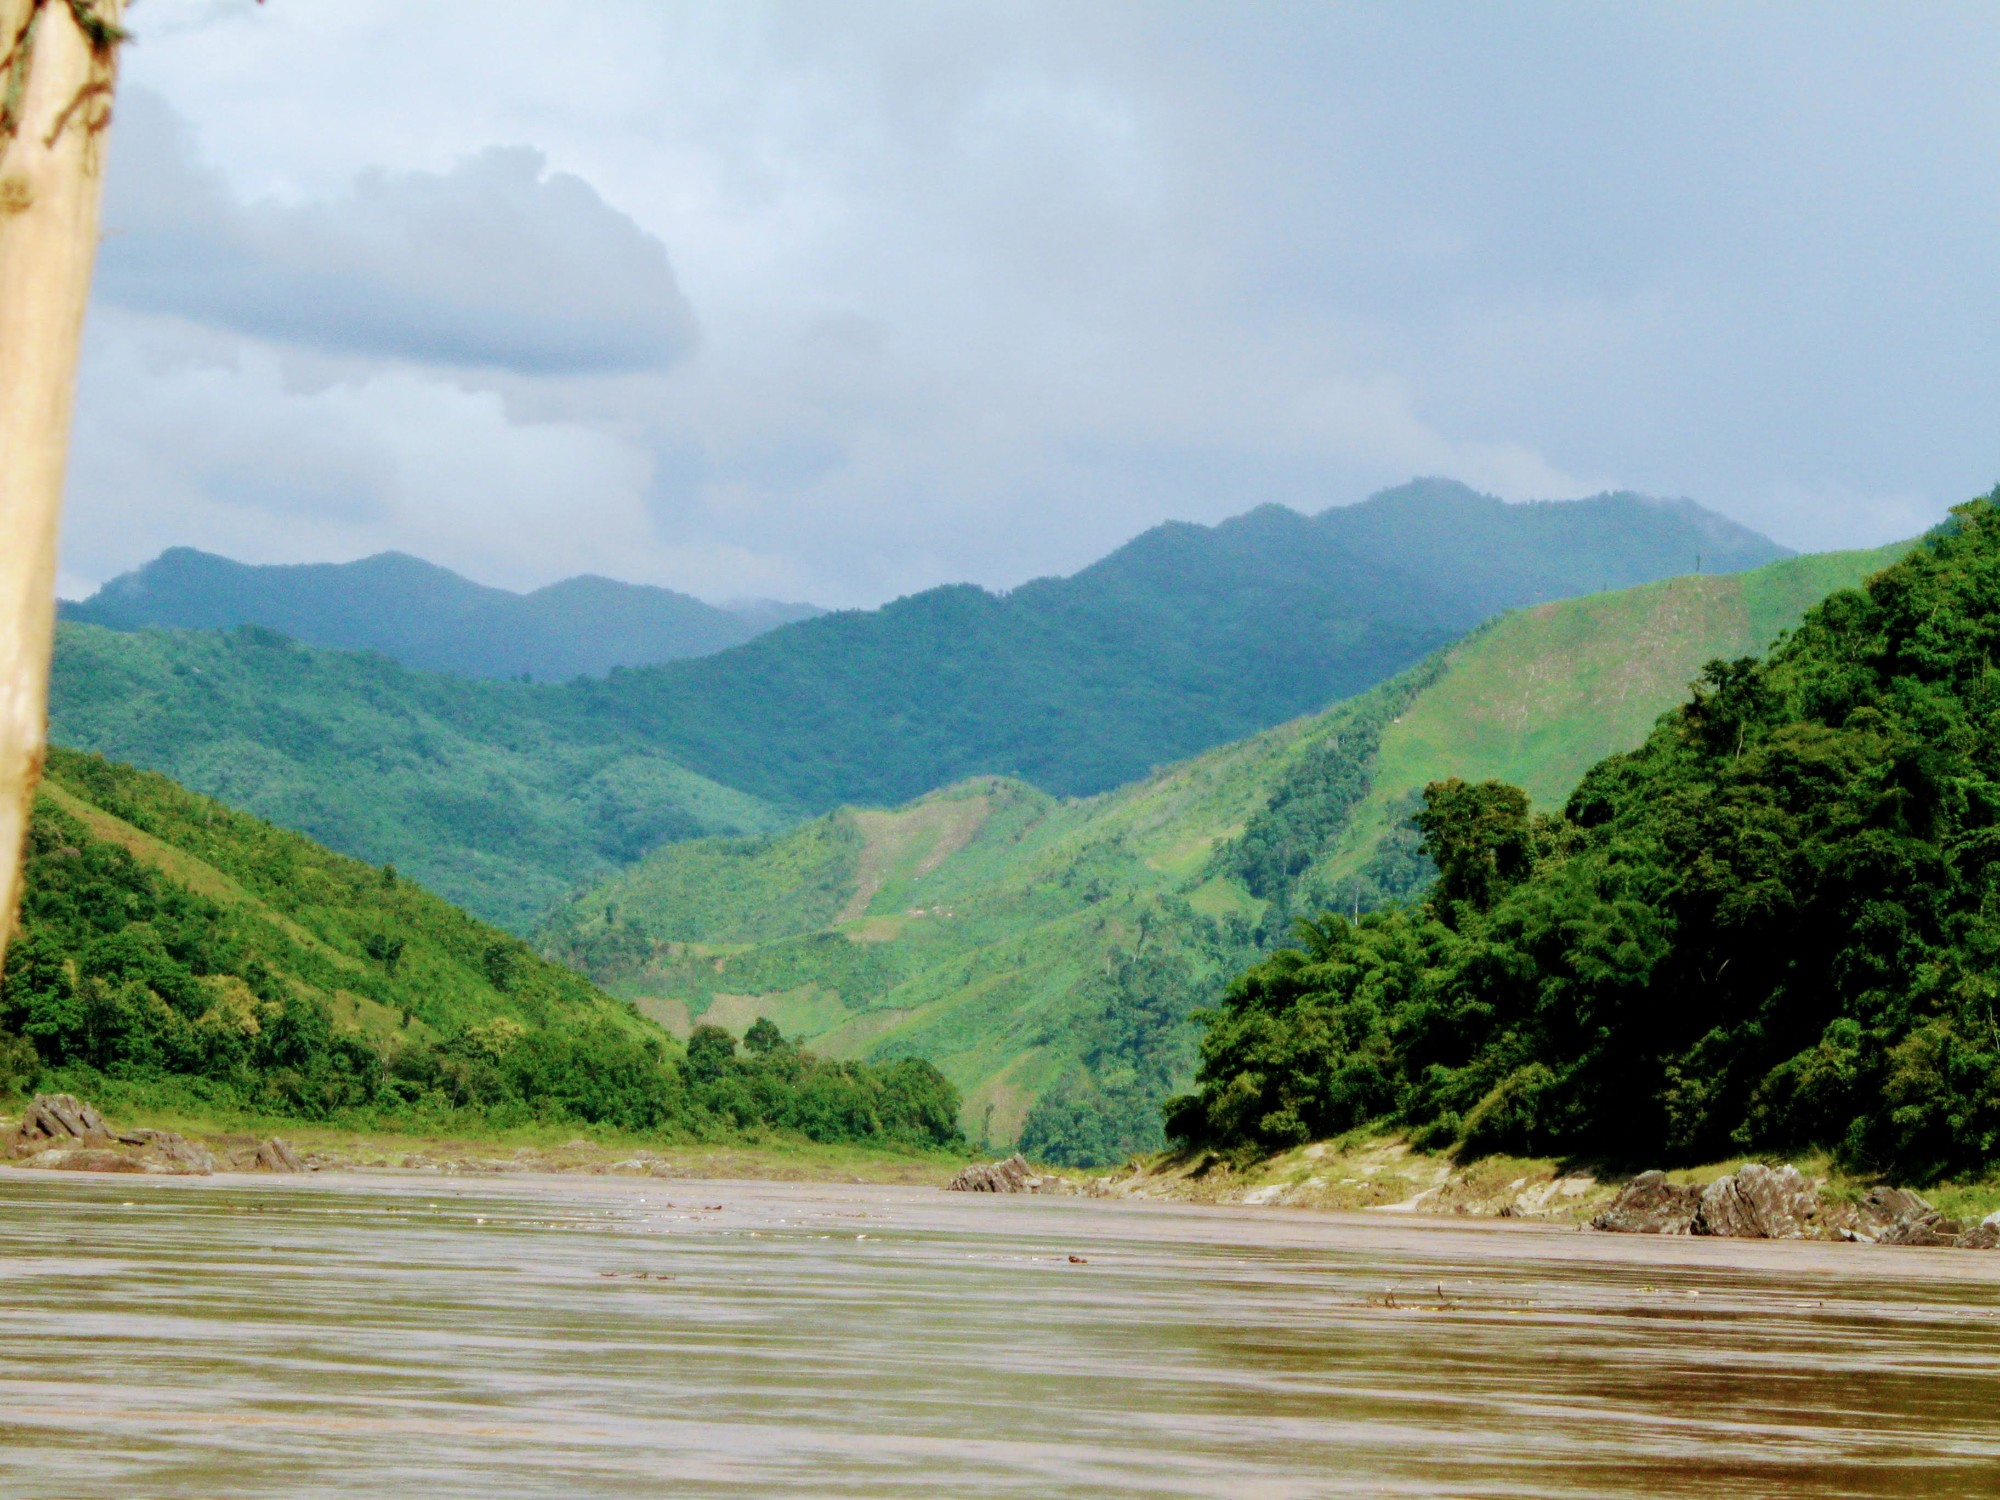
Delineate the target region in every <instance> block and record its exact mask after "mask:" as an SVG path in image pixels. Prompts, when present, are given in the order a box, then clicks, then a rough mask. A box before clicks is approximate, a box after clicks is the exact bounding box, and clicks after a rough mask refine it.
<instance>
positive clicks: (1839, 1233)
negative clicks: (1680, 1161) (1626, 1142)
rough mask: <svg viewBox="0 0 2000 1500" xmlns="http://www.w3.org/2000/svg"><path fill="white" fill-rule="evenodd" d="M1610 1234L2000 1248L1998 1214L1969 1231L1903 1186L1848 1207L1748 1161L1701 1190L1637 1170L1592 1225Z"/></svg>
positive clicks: (1793, 1173)
mask: <svg viewBox="0 0 2000 1500" xmlns="http://www.w3.org/2000/svg"><path fill="white" fill-rule="evenodd" d="M1591 1227H1592V1228H1593V1229H1602V1230H1608V1231H1610V1232H1612V1233H1615V1234H1698V1235H1714V1236H1716V1237H1718V1238H1723V1239H1741V1240H1798V1239H1837V1240H1851V1241H1857V1242H1861V1243H1867V1244H1881V1245H1935V1246H1955V1247H1957V1248H1959V1249H1962V1250H1995V1249H2000V1213H1996V1214H1993V1215H1991V1216H1990V1217H1988V1218H1987V1219H1986V1220H1985V1221H1984V1222H1983V1223H1981V1224H1978V1225H1976V1226H1975V1227H1974V1228H1972V1229H1971V1230H1967V1229H1966V1228H1965V1226H1964V1225H1963V1224H1961V1223H1960V1222H1959V1221H1958V1220H1956V1219H1951V1218H1947V1217H1946V1216H1945V1215H1944V1214H1942V1213H1940V1212H1938V1210H1937V1209H1935V1208H1934V1207H1932V1206H1931V1204H1930V1203H1929V1202H1928V1201H1927V1200H1926V1199H1925V1198H1924V1197H1923V1195H1922V1194H1920V1193H1915V1192H1912V1191H1911V1190H1910V1189H1908V1188H1896V1187H1875V1188H1870V1189H1869V1190H1868V1191H1867V1192H1866V1193H1865V1194H1863V1195H1862V1196H1861V1197H1860V1198H1858V1199H1855V1200H1853V1201H1851V1202H1849V1201H1842V1200H1837V1199H1829V1198H1828V1197H1827V1196H1826V1195H1825V1194H1824V1193H1823V1192H1821V1190H1820V1187H1819V1185H1818V1184H1817V1183H1814V1182H1811V1181H1809V1180H1807V1179H1806V1178H1805V1177H1802V1176H1801V1175H1800V1174H1799V1171H1798V1169H1797V1168H1796V1167H1790V1166H1784V1167H1767V1166H1764V1165H1763V1164H1761V1163H1759V1162H1749V1163H1746V1164H1745V1165H1744V1166H1741V1167H1739V1168H1737V1169H1736V1170H1735V1171H1734V1172H1732V1173H1730V1174H1729V1175H1728V1176H1727V1177H1718V1178H1717V1179H1716V1180H1715V1181H1714V1182H1711V1183H1710V1184H1708V1186H1707V1187H1703V1188H1696V1187H1684V1186H1679V1185H1676V1184H1674V1183H1671V1182H1669V1181H1667V1178H1666V1175H1665V1174H1664V1173H1661V1172H1642V1173H1640V1174H1639V1175H1638V1176H1637V1177H1635V1178H1633V1179H1632V1180H1631V1181H1630V1182H1629V1183H1627V1184H1626V1185H1625V1187H1624V1189H1623V1190H1622V1191H1620V1193H1619V1194H1618V1196H1617V1198H1616V1199H1614V1200H1613V1201H1612V1203H1611V1206H1610V1207H1609V1208H1606V1209H1605V1210H1604V1211H1603V1212H1602V1213H1600V1214H1599V1215H1598V1216H1597V1217H1596V1218H1595V1219H1593V1220H1591Z"/></svg>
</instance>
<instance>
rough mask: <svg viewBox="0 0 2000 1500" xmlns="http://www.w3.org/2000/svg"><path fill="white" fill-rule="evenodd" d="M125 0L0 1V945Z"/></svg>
mask: <svg viewBox="0 0 2000 1500" xmlns="http://www.w3.org/2000/svg"><path fill="white" fill-rule="evenodd" d="M123 9H124V5H123V0H0V957H4V956H5V951H6V949H5V944H6V939H7V934H8V933H9V932H10V931H11V929H12V927H13V923H14V913H15V908H16V905H17V903H18V901H19V899H20V876H21V845H22V841H23V839H24V838H25V836H26V833H27V824H28V816H29V813H30V810H31V809H32V807H33V805H34V797H35V781H36V778H37V777H38V776H39V774H40V772H41V766H42V751H43V744H44V739H45V736H46V734H47V722H48V696H49V648H50V644H51V639H52V637H53V635H54V631H55V577H56V523H57V520H58V517H59V514H60V511H61V508H62V489H63V467H64V460H65V459H66V458H67V456H68V451H69V425H70V405H71V399H72V392H73V389H74V387H75V383H76V361H77V345H78V342H79V341H80V339H81V338H82V335H83V309H84V304H85V302H86V301H87V300H88V298H89V295H90V268H91V263H92V261H93V260H94V259H95V257H96V252H97V208H98V199H99V196H100V189H101V187H102V184H103V174H104V149H105V129H106V127H107V126H108V125H109V124H110V122H111V88H112V83H113V79H114V75H115V72H116V68H117V60H118V59H117V52H118V47H117V43H118V39H119V36H120V34H121V33H120V32H119V29H118V27H119V21H120V19H121V16H122V12H123Z"/></svg>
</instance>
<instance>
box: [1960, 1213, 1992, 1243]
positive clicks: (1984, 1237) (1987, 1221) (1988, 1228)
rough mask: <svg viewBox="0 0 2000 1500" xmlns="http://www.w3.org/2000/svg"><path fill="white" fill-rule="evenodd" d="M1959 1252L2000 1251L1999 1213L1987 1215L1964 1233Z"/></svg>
mask: <svg viewBox="0 0 2000 1500" xmlns="http://www.w3.org/2000/svg"><path fill="white" fill-rule="evenodd" d="M1958 1248H1959V1249H1961V1250H2000V1213H1995V1214H1988V1215H1987V1216H1986V1217H1985V1218H1983V1219H1981V1220H1980V1221H1979V1222H1978V1223H1977V1224H1975V1225H1973V1226H1972V1228H1970V1229H1968V1230H1967V1231H1966V1232H1965V1235H1964V1237H1963V1238H1962V1239H1960V1240H1959V1242H1958Z"/></svg>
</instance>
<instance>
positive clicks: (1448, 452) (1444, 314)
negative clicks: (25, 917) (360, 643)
mask: <svg viewBox="0 0 2000 1500" xmlns="http://www.w3.org/2000/svg"><path fill="white" fill-rule="evenodd" d="M133 14H134V25H135V26H136V27H137V28H138V29H139V40H140V43H141V45H139V46H136V47H134V48H132V49H131V50H130V52H129V54H128V56H127V57H126V59H125V60H124V63H123V64H122V66H123V67H124V68H125V70H126V71H125V77H126V80H127V87H128V89H129V92H128V93H127V95H126V97H125V99H124V100H123V102H122V104H121V121H120V125H119V127H118V131H117V133H116V139H115V141H114V144H113V147H112V160H113V181H112V205H111V209H110V213H109V216H108V227H109V228H110V229H111V230H112V234H111V237H110V238H109V239H107V241H106V242H105V247H104V267H105V275H104V281H103V283H102V295H101V296H100V299H99V304H98V310H97V313H96V314H95V318H96V327H95V332H94V334H93V338H92V342H91V345H90V347H89V352H88V355H87V361H88V364H87V371H86V373H87V379H86V382H85V386H84V391H83V402H82V405H81V406H80V408H79V412H80V424H81V426H80V434H81V439H82V440H83V441H85V442H87V444H88V445H90V446H91V447H92V448H94V449H96V450H97V451H98V453H99V457H98V458H95V459H91V460H88V461H83V462H81V463H80V465H79V468H78V471H77V477H76V482H75V484H74V485H73V486H72V491H73V495H74V514H75V526H74V528H73V531H72V536H71V543H70V554H71V556H72V557H73V559H74V567H73V576H79V577H80V576H83V575H84V574H86V573H96V574H98V575H99V576H101V573H102V570H104V569H107V568H109V569H113V570H115V569H116V568H118V567H124V566H130V565H132V564H134V563H137V562H139V561H143V560H144V555H145V554H144V553H143V552H142V550H141V549H142V548H143V547H151V548H153V549H154V550H157V545H163V544H165V543H166V542H168V541H176V540H185V541H194V542H197V543H198V544H200V545H206V546H214V547H218V548H220V549H221V550H230V546H231V538H232V536H237V537H239V538H240V547H239V550H243V551H245V552H246V553H247V552H248V551H249V550H250V549H251V548H253V547H254V548H255V549H257V552H258V555H259V556H263V557H272V558H275V557H278V556H289V557H292V558H295V559H304V558H309V557H313V556H318V555H327V556H331V555H336V554H338V555H353V554H354V552H355V551H356V550H361V549H366V548H371V547H377V546H401V547H405V548H407V549H408V550H411V551H418V552H424V551H429V552H431V553H432V554H433V555H437V556H438V557H439V560H440V561H452V560H454V559H456V560H457V565H462V566H467V567H473V566H475V565H476V566H477V567H478V568H481V569H483V570H485V573H486V575H487V576H492V577H494V578H495V579H496V580H500V579H506V580H512V581H521V582H537V581H547V580H548V579H551V578H553V577H555V576H558V575H559V573H560V572H561V571H563V570H568V571H577V570H578V569H579V568H587V569H589V570H591V571H597V572H604V573H612V574H616V575H618V576H622V577H630V578H635V579H643V580H645V581H650V582H658V583H664V584H668V585H671V586H674V587H678V588H683V589H687V590H689V591H691V592H695V593H699V594H706V595H710V596H719V595H723V594H727V593H733V592H754V593H779V594H789V595H793V596H798V595H804V596H806V597H811V598H814V599H816V600H818V601H819V602H822V603H827V604H847V603H872V602H876V601H879V600H880V599H882V598H884V597H887V596H889V595H892V594H894V593H897V592H901V591H906V590H909V589H914V588H920V587H923V586H926V585H929V584H933V583H938V582H943V581H947V580H951V579H959V578H970V579H974V580H976V581H979V582H983V583H987V584H992V585H998V586H1006V585H1010V584H1013V583H1017V582H1019V581H1021V580H1022V579H1025V578H1028V577H1031V576H1034V575H1036V574H1040V573H1048V572H1054V571H1067V570H1069V569H1072V568H1075V567H1078V566H1080V565H1082V564H1084V563H1087V562H1088V561H1090V560H1091V559H1092V558H1093V557H1095V556H1097V555H1099V554H1101V553H1102V552H1103V551H1105V550H1107V549H1108V548H1110V547H1112V546H1115V545H1117V544H1118V543H1119V542H1121V541H1123V540H1124V539H1126V538H1127V537H1129V536H1130V535H1132V534H1133V533H1134V532H1136V531H1139V530H1141V529H1143V528H1144V527H1146V526H1148V525H1151V524H1153V523H1155V522H1157V521H1160V520H1162V519H1167V518H1175V519H1183V520H1193V521H1214V520H1218V519H1220V518H1222V517H1223V516H1226V515H1229V514H1232V513H1234V512H1239V511H1242V510H1244V509H1247V508H1249V507H1250V506H1253V505H1256V504H1259V503H1262V502H1265V501H1278V502H1281V503H1286V504H1290V505H1293V506H1296V507H1299V508H1301V509H1309V510H1316V509H1319V508H1322V507H1324V506H1326V505H1330V504H1336V503H1341V502H1344V501H1351V500H1355V499H1359V498H1361V497H1362V496H1363V495H1365V494H1367V493H1368V492H1369V491H1370V490H1372V489H1375V488H1378V487H1381V486H1383V485H1387V484H1393V483H1397V482H1400V481H1402V480H1405V479H1408V478H1409V477H1411V475H1413V474H1417V473H1427V474H1447V475H1452V476H1455V477H1459V478H1463V479H1466V480H1468V481H1470V482H1472V483H1475V484H1478V485H1480V486H1481V487H1483V488H1488V489H1491V490H1494V491H1497V492H1499V493H1501V494H1504V495H1508V496H1512V497H1515V498H1527V497H1536V496H1551V495H1561V494H1575V493H1579V492H1582V491H1586V490H1595V489H1600V488H1607V487H1610V488H1619V487H1631V488H1635V489H1642V490H1647V491H1651V492H1653V493H1658V494H1667V495H1691V496H1693V497H1694V498H1696V499H1698V500H1700V501H1702V502H1703V503H1706V504H1709V505H1713V506H1715V507H1717V508H1719V509H1721V510H1723V511H1725V512H1726V513H1729V514H1731V515H1734V516H1736V517H1737V518H1739V519H1741V520H1743V521H1744V522H1746V523H1748V524H1752V525H1755V526H1758V527H1760V528H1761V529H1764V530H1766V531H1767V532H1769V533H1770V534H1772V535H1773V536H1774V537H1776V538H1777V539H1778V540H1781V541H1784V542H1787V543H1789V544H1791V545H1794V546H1800V547H1815V546H1828V545H1859V544H1864V543H1873V542H1880V541H1884V540H1887V539H1889V538H1890V537H1891V536H1893V535H1897V534H1908V532H1910V531H1912V530H1915V529H1917V528H1918V527H1920V526H1921V525H1922V524H1924V523H1925V522H1926V521H1927V520H1928V519H1934V518H1935V517H1936V516H1938V515H1941V514H1942V513H1943V510H1944V507H1945V506H1946V505H1947V504H1948V503H1950V502H1952V501H1955V500H1958V499H1961V498H1964V497H1965V496H1966V495H1969V494H1971V493H1973V492H1975V491H1976V490H1980V489H1983V488H1985V487H1986V486H1987V485H1989V484H1991V483H1992V481H1993V479H1994V478H1995V477H2000V459H1996V458H1995V456H1994V454H1995V451H1996V450H1995V446H1994V439H1993V423H1992V416H1991V414H1992V412H1993V411H1994V410H1995V409H1996V408H2000V362H1996V361H1995V360H1993V359H1992V357H1991V350H1992V348H1993V347H1994V346H1995V344H1996V342H2000V301H1996V299H1994V298H1993V297H1992V296H1991V294H1990V281H1991V274H1990V271H1991V266H1992V263H1993V258H1994V251H1995V241H1994V237H1993V223H1994V219H1993V204H1994V203H1995V202H2000V155H1995V153H1994V152H1993V151H1992V149H1991V142H1992V141H1994V140H1995V139H2000V92H1996V91H1995V90H1993V89H1992V88H1991V86H1990V78H1989V76H1988V74H1989V73H1990V66H1989V64H1990V61H1991V59H1992V57H1993V56H1994V55H1996V50H2000V12H1993V11H1991V10H1988V11H1981V10H1978V9H1977V8H1969V9H1964V10H1957V9H1953V8H1950V7H1942V8H1934V9H1933V10H1930V11H1927V12H1924V13H1923V14H1922V15H1921V16H1913V15H1912V14H1911V12H1910V9H1909V8H1908V7H1883V6H1876V5H1871V4H1867V3H1838V4H1834V5H1813V6H1810V7H1805V6H1798V5H1793V4H1790V3H1788V0H1776V3H1774V4H1772V5H1769V6H1765V7H1760V8H1757V9H1755V10H1747V9H1744V8H1737V9H1733V10H1731V9H1726V8H1725V9H1709V10H1697V11H1690V10H1689V9H1688V8H1686V7H1677V6H1670V5H1649V4H1643V3H1642V4H1639V5H1633V6H1625V7H1617V8H1605V7H1598V8H1589V7H1584V8H1577V7H1556V8H1544V9H1541V10H1536V9H1533V8H1528V9H1522V8H1519V7H1513V8H1493V9H1488V10H1480V11H1476V12H1466V13H1460V12H1452V13H1449V14H1444V13H1440V12H1437V11H1435V10H1430V9H1426V8H1424V7H1410V6H1396V5H1391V4H1380V3H1370V0H1358V3H1354V4H1346V5H1339V6H1297V5H1285V4H1270V3H1267V4H1250V5H1246V6H1240V7H1235V8H1232V9H1231V10H1230V12H1229V14H1228V18H1227V20H1226V21H1222V20H1218V19H1217V14H1218V13H1217V11H1216V8H1215V7H1213V6H1209V5H1202V4H1199V3H1181V0H1140V3H1131V0H1100V3H1099V4H1096V5H1091V6H1076V5H1074V4H1068V3H1064V0H995V3H985V0H964V3H959V4H953V5H950V6H939V5H935V4H931V3H926V0H882V3H880V4H876V5H871V6H868V7H865V8H862V9H861V10H860V11H859V12H856V11H854V10H853V9H852V8H842V7H830V6H826V5H824V4H821V3H817V0H687V3H685V4H677V5H673V6H662V5H659V4H657V3H656V0H576V3H574V4H569V5H562V6H551V5H546V4H541V3H535V0H426V3H425V4H423V5H420V6H413V5H410V4H408V0H286V3H285V4H283V5H267V6H254V5H251V4H250V3H248V0H147V3H146V4H145V5H144V6H139V7H135V8H134V13H133ZM132 85H136V86H137V87H136V88H132V87H130V86H132ZM148 90H150V91H151V93H152V95H153V97H152V98H151V99H148V98H147V97H146V91H148ZM162 100H165V101H170V105H168V104H163V103H162V102H161V101H162ZM524 142H525V143H529V144H530V145H531V146H532V147H533V152H534V153H539V154H531V153H529V152H527V151H526V150H524V149H523V148H522V147H521V146H520V144H519V143H524ZM496 146H497V147H500V148H503V149H500V150H497V151H496V150H495V148H496ZM586 184H588V185H587V186H586ZM611 205H615V207H612V206H611ZM663 245H664V246H669V247H671V251H672V256H671V264H669V262H668V258H667V254H666V252H665V251H664V250H662V249H661V248H660V247H661V246H663ZM679 289H685V292H686V297H685V299H683V298H682V295H681V291H680V290H679ZM689 304H692V306H693V307H695V308H698V309H699V312H700V338H699V340H698V341H697V340H696V339H695V338H694V335H693V331H692V330H693V320H692V318H691V317H690V316H689V314H688V311H687V307H688V305H689ZM112 454H116V455H118V457H117V460H116V462H115V463H113V462H111V461H110V455H112ZM482 507H483V508H482ZM482 516H486V517H490V518H491V519H490V520H489V521H488V522H486V523H485V524H482V523H481V521H480V520H479V519H478V518H480V517H482ZM454 527H464V528H467V529H468V530H469V531H470V532H471V533H474V534H470V535H463V536H461V535H457V534H456V533H454V532H453V530H452V528H454ZM452 548H455V549H457V550H455V551H451V552H450V553H449V555H446V553H445V552H443V551H440V550H439V549H452ZM86 560H88V561H87V562H86Z"/></svg>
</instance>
